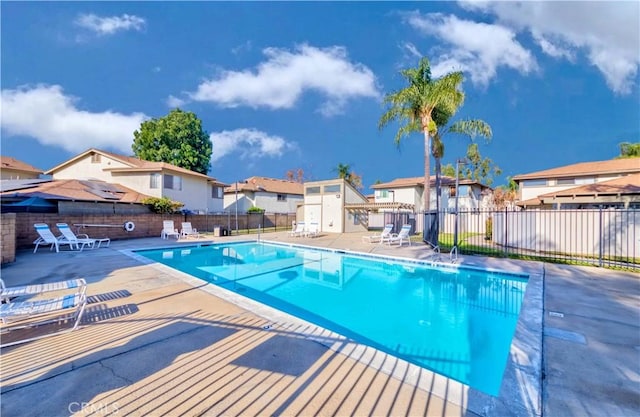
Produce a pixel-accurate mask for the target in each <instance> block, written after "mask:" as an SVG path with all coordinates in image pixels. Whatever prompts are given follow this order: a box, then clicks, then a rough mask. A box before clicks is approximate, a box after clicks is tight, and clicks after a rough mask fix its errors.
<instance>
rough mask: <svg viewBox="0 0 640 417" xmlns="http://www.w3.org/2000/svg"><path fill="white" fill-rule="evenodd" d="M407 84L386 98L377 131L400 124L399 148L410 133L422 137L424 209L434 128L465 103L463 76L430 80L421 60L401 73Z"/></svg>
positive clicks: (427, 202)
mask: <svg viewBox="0 0 640 417" xmlns="http://www.w3.org/2000/svg"><path fill="white" fill-rule="evenodd" d="M400 74H401V75H402V76H403V77H404V78H405V80H406V81H407V83H408V84H409V85H408V86H407V87H405V88H403V89H401V90H398V91H396V92H394V93H390V94H388V95H386V96H385V98H384V103H385V105H387V111H386V112H385V113H384V114H383V115H382V116H381V117H380V120H379V121H378V128H380V129H382V128H384V127H385V126H387V125H388V124H389V123H391V122H394V121H397V122H399V123H400V128H399V129H398V131H397V133H396V135H395V138H394V141H395V143H396V145H400V141H401V139H402V138H403V137H405V136H408V135H409V134H411V133H413V132H422V134H423V136H424V207H425V210H429V209H430V207H429V205H430V196H431V189H430V181H429V180H430V178H429V177H430V171H431V169H430V159H431V157H430V155H431V135H433V134H434V133H436V132H437V126H444V125H446V121H447V120H449V118H450V117H451V116H453V114H455V113H456V111H457V110H458V108H459V107H460V106H461V105H462V103H463V101H464V93H463V92H462V91H461V90H460V85H461V84H462V80H463V76H462V72H459V71H457V72H452V73H449V74H446V75H445V76H443V77H441V78H438V79H433V78H432V77H431V66H430V64H429V60H428V59H427V58H422V59H421V60H420V62H419V64H418V67H417V68H409V69H405V70H402V71H400Z"/></svg>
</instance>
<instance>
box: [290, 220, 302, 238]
mask: <svg viewBox="0 0 640 417" xmlns="http://www.w3.org/2000/svg"><path fill="white" fill-rule="evenodd" d="M304 226H305V223H304V222H297V223H296V228H295V229H293V230H291V231H290V232H289V236H293V237H296V236H303V235H304V231H305V227H304Z"/></svg>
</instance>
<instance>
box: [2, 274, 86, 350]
mask: <svg viewBox="0 0 640 417" xmlns="http://www.w3.org/2000/svg"><path fill="white" fill-rule="evenodd" d="M86 305H87V294H86V286H81V287H78V288H77V292H76V293H74V294H67V295H61V296H59V297H55V298H50V299H38V300H33V301H32V300H28V301H17V302H10V303H6V304H0V320H2V326H1V327H0V334H2V335H3V337H2V344H1V345H0V347H7V346H13V345H17V344H20V343H25V342H30V341H32V340H37V339H41V338H43V337H47V336H52V335H54V334H60V333H67V332H70V331H73V330H75V329H76V328H77V327H78V325H79V324H80V320H81V319H82V314H83V313H84V308H85V306H86ZM68 312H71V313H73V314H72V315H71V316H68V315H66V314H64V315H61V313H68ZM67 320H68V321H70V322H71V323H73V326H72V327H67V328H64V329H62V330H57V331H55V332H53V333H42V334H38V335H35V336H32V334H33V333H27V334H28V336H27V337H26V338H22V339H19V338H13V337H10V336H9V337H7V334H8V333H9V332H12V331H15V330H19V329H26V328H30V327H38V326H42V325H45V324H49V323H56V322H61V321H67Z"/></svg>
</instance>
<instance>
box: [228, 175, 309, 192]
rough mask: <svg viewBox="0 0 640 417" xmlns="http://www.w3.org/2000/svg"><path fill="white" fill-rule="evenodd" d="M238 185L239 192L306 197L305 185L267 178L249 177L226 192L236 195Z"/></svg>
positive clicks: (234, 184) (230, 186)
mask: <svg viewBox="0 0 640 417" xmlns="http://www.w3.org/2000/svg"><path fill="white" fill-rule="evenodd" d="M236 184H237V186H238V191H239V192H240V191H251V192H256V191H265V192H268V193H280V194H294V195H300V196H302V195H304V185H303V184H301V183H299V182H295V181H289V180H281V179H276V178H266V177H249V178H247V179H246V180H245V181H244V182H238V183H233V184H231V185H229V186H228V187H226V188H225V189H224V192H225V193H235V192H236Z"/></svg>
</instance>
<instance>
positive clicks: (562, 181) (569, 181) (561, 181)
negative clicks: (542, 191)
mask: <svg viewBox="0 0 640 417" xmlns="http://www.w3.org/2000/svg"><path fill="white" fill-rule="evenodd" d="M575 183H576V180H575V178H558V180H557V181H556V184H558V185H574V184H575Z"/></svg>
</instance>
